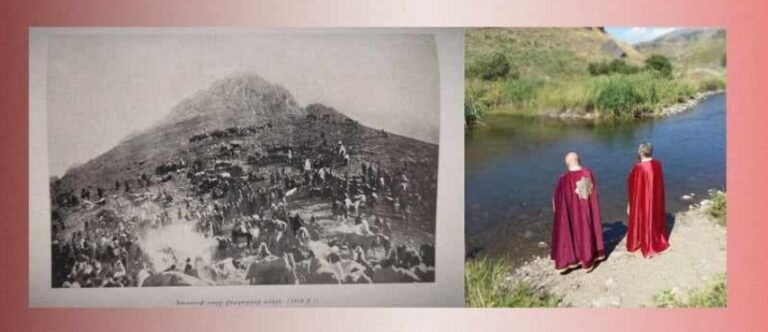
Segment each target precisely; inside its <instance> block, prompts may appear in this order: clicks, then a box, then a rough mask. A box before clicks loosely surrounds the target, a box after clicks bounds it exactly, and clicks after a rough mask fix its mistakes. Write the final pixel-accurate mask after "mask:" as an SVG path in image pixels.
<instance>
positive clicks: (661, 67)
mask: <svg viewBox="0 0 768 332" xmlns="http://www.w3.org/2000/svg"><path fill="white" fill-rule="evenodd" d="M645 68H646V69H647V70H649V71H652V72H655V73H658V74H659V75H661V76H662V77H666V78H671V77H672V63H671V62H670V61H669V59H668V58H667V57H665V56H663V55H660V54H654V55H651V56H649V57H648V58H647V59H645Z"/></svg>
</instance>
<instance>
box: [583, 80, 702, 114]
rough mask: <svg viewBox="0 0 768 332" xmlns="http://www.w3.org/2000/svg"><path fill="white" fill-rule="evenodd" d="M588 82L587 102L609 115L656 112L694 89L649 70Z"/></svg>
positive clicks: (678, 100) (683, 98) (683, 97)
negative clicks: (589, 87) (588, 97)
mask: <svg viewBox="0 0 768 332" xmlns="http://www.w3.org/2000/svg"><path fill="white" fill-rule="evenodd" d="M590 85H591V89H592V91H591V93H590V94H589V96H590V98H593V100H592V102H591V104H593V105H594V106H595V108H597V110H598V112H600V113H601V115H603V116H606V117H613V118H631V117H635V116H637V115H639V114H641V113H643V112H653V111H658V110H660V109H662V108H663V107H666V106H669V105H673V104H676V103H680V102H683V101H686V100H688V99H690V98H691V97H693V95H694V94H695V92H696V91H695V90H694V89H693V88H692V87H691V86H690V85H689V84H687V83H685V82H682V81H676V80H668V79H664V78H660V77H659V76H658V75H656V74H653V73H649V72H639V73H637V74H631V75H622V74H612V75H605V76H599V77H594V78H593V79H592V80H591V84H590Z"/></svg>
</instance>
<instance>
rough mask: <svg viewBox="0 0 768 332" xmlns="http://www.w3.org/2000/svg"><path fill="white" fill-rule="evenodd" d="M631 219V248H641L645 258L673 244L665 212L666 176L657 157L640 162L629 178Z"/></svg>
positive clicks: (629, 230)
mask: <svg viewBox="0 0 768 332" xmlns="http://www.w3.org/2000/svg"><path fill="white" fill-rule="evenodd" d="M627 188H629V196H628V197H629V220H628V224H629V225H628V226H627V227H628V230H627V250H628V251H629V252H633V251H636V250H637V249H640V251H641V252H642V253H643V256H644V257H649V256H653V255H655V254H657V253H660V252H662V251H664V250H665V249H667V247H669V241H668V240H667V232H666V221H667V220H666V215H665V211H664V175H663V174H662V171H661V163H660V162H659V161H657V160H650V161H646V162H639V163H637V164H635V167H634V168H632V172H631V173H629V180H628V181H627Z"/></svg>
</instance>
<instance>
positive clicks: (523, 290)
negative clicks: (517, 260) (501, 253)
mask: <svg viewBox="0 0 768 332" xmlns="http://www.w3.org/2000/svg"><path fill="white" fill-rule="evenodd" d="M509 272H510V269H509V264H508V263H507V260H505V259H502V258H487V257H481V258H476V259H472V260H469V261H467V262H466V264H465V268H464V287H465V297H466V304H467V306H468V307H556V306H558V305H560V304H561V302H562V298H561V297H558V296H555V295H552V294H550V293H548V292H546V291H542V290H537V289H536V288H534V287H532V286H531V285H529V284H526V283H517V284H515V285H513V286H512V287H510V286H509V285H508V283H507V280H506V278H507V276H508V275H509Z"/></svg>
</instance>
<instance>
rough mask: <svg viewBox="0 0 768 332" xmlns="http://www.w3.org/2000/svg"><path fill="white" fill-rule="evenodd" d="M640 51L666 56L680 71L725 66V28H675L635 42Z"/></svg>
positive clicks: (686, 71) (708, 69)
mask: <svg viewBox="0 0 768 332" xmlns="http://www.w3.org/2000/svg"><path fill="white" fill-rule="evenodd" d="M635 48H636V49H637V50H639V51H640V52H642V53H644V54H646V55H650V54H661V55H664V56H666V57H668V58H669V59H670V60H671V61H672V64H673V65H674V66H676V67H678V68H679V69H678V70H676V71H677V72H679V73H682V74H686V76H687V75H690V74H695V72H697V71H699V72H701V71H705V72H706V71H723V70H725V68H724V66H723V64H724V58H725V53H726V37H725V30H723V29H716V28H704V29H693V28H685V29H677V30H674V31H671V32H669V33H667V34H664V35H662V36H659V37H657V38H655V39H653V40H650V41H647V42H642V43H639V44H636V45H635Z"/></svg>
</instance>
